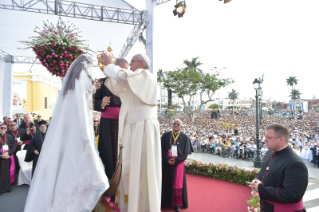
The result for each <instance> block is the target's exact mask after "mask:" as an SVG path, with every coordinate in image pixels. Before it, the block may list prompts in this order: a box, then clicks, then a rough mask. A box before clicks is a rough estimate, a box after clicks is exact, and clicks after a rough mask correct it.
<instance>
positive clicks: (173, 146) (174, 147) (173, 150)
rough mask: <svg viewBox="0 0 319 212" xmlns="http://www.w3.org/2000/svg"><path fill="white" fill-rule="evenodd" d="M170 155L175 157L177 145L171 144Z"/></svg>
mask: <svg viewBox="0 0 319 212" xmlns="http://www.w3.org/2000/svg"><path fill="white" fill-rule="evenodd" d="M171 149H172V157H177V156H178V155H177V146H176V145H172V148H171Z"/></svg>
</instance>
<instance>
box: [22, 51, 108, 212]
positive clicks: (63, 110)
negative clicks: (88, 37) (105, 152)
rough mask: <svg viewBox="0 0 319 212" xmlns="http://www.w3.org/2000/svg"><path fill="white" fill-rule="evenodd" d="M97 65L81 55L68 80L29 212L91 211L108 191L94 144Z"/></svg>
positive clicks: (33, 185)
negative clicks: (94, 69)
mask: <svg viewBox="0 0 319 212" xmlns="http://www.w3.org/2000/svg"><path fill="white" fill-rule="evenodd" d="M92 62H93V61H92V60H91V58H90V57H89V56H85V55H81V56H79V57H78V58H77V59H76V60H75V61H74V62H73V63H72V65H71V66H70V68H69V70H68V72H67V74H66V77H65V78H64V81H63V86H62V90H61V91H60V93H59V99H58V103H57V106H56V108H55V110H54V114H53V117H52V119H51V121H50V126H49V129H48V131H47V133H46V137H45V140H44V142H43V146H42V149H41V152H40V157H39V160H38V164H37V166H36V169H35V172H34V176H33V178H32V181H31V185H30V189H29V193H28V197H27V201H26V206H25V209H24V212H36V211H39V212H40V211H41V212H91V211H92V209H93V208H94V207H95V205H96V203H97V202H98V200H99V198H100V196H101V195H102V194H103V193H104V192H105V191H106V189H107V188H108V187H109V183H108V179H107V177H106V175H105V172H104V167H103V164H102V161H101V159H100V157H99V155H98V151H97V147H96V143H95V139H94V131H93V111H92V108H93V107H92V103H93V100H92V98H93V96H92V95H93V93H95V88H94V86H92V79H91V71H90V65H92Z"/></svg>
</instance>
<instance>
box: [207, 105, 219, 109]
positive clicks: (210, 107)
mask: <svg viewBox="0 0 319 212" xmlns="http://www.w3.org/2000/svg"><path fill="white" fill-rule="evenodd" d="M208 108H209V109H218V108H219V105H218V104H212V105H209V106H208Z"/></svg>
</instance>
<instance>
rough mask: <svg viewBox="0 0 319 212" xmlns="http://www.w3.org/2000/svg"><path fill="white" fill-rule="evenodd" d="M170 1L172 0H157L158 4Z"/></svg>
mask: <svg viewBox="0 0 319 212" xmlns="http://www.w3.org/2000/svg"><path fill="white" fill-rule="evenodd" d="M168 1H171V0H157V5H160V4H164V3H166V2H168Z"/></svg>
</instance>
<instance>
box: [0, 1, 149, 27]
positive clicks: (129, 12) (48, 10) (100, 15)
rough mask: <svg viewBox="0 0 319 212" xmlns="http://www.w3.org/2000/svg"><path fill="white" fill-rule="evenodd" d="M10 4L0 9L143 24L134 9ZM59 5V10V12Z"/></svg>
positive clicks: (50, 3) (67, 3) (62, 3)
mask: <svg viewBox="0 0 319 212" xmlns="http://www.w3.org/2000/svg"><path fill="white" fill-rule="evenodd" d="M11 2H12V4H10V5H8V4H3V3H2V4H1V3H0V9H7V10H18V11H25V12H34V13H42V14H48V15H59V12H61V14H60V15H61V16H62V17H68V18H81V19H88V20H95V21H103V22H111V23H122V24H131V25H136V24H140V23H143V22H144V21H143V20H142V16H141V12H140V11H138V10H136V9H122V8H113V7H108V6H102V5H92V4H84V3H78V2H73V1H65V0H61V1H60V3H59V1H58V0H30V1H29V2H27V3H25V4H23V3H22V2H20V3H19V2H18V0H11ZM59 5H60V7H61V10H59Z"/></svg>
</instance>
